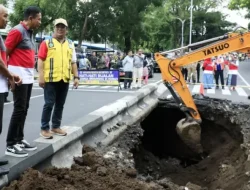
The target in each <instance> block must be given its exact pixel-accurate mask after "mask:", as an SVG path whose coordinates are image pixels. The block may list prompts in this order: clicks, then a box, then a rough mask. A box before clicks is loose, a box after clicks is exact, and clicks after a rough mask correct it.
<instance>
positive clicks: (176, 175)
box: [4, 98, 250, 190]
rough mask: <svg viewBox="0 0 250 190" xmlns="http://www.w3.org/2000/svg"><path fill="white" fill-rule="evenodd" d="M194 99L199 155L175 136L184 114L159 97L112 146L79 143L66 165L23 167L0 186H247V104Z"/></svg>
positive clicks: (47, 189) (126, 189) (64, 189)
mask: <svg viewBox="0 0 250 190" xmlns="http://www.w3.org/2000/svg"><path fill="white" fill-rule="evenodd" d="M196 104H197V106H198V109H199V112H200V113H201V116H202V118H203V123H202V126H201V127H202V146H203V148H204V154H202V155H196V154H195V153H194V152H192V151H191V150H190V149H189V148H188V147H187V146H186V145H185V144H184V143H183V142H182V141H181V140H180V138H179V137H178V135H177V134H176V131H175V125H176V123H177V121H178V120H179V119H181V118H183V117H184V115H183V113H182V112H180V111H179V109H178V108H177V105H176V104H175V103H174V102H173V100H167V101H166V100H164V101H161V102H160V104H159V106H158V108H157V109H156V110H154V111H153V112H152V114H151V115H150V116H149V117H148V118H147V119H146V120H145V121H143V122H142V123H141V124H137V125H134V126H130V127H128V130H127V131H126V132H125V133H124V134H123V135H122V136H121V137H120V138H119V139H118V140H117V141H116V142H114V143H113V144H112V145H110V146H108V147H104V148H102V147H100V148H97V149H93V148H91V147H88V146H84V147H83V150H82V153H83V155H82V157H78V158H75V159H74V160H75V164H74V165H72V167H71V168H70V169H69V168H61V169H58V168H48V169H46V170H45V171H43V172H39V171H36V170H33V169H29V170H27V171H26V172H25V173H24V174H23V175H22V176H21V178H20V179H19V180H18V181H13V182H12V183H11V184H10V185H9V186H8V187H5V188H4V190H14V189H15V190H36V189H37V190H38V189H39V190H51V189H53V190H55V189H58V190H78V189H79V190H80V189H83V190H85V189H86V190H87V189H88V190H109V189H110V190H111V189H112V190H113V189H114V190H134V189H135V190H137V189H138V190H144V189H145V190H161V189H167V190H182V189H183V190H206V189H207V190H248V189H250V167H249V161H250V157H248V155H249V153H250V152H249V150H250V143H249V137H250V135H249V131H250V124H249V119H250V117H249V116H250V108H249V106H248V105H243V104H242V105H239V104H232V103H231V102H230V101H222V100H216V99H208V98H207V99H197V98H196ZM248 160H249V161H248Z"/></svg>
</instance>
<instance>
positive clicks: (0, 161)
mask: <svg viewBox="0 0 250 190" xmlns="http://www.w3.org/2000/svg"><path fill="white" fill-rule="evenodd" d="M8 163H9V162H8V160H0V166H3V165H6V164H8Z"/></svg>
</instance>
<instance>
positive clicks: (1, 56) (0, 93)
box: [0, 4, 22, 176]
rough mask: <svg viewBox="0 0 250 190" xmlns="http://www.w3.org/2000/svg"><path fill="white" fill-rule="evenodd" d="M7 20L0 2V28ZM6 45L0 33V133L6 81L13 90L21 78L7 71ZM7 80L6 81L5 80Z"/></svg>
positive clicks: (3, 171)
mask: <svg viewBox="0 0 250 190" xmlns="http://www.w3.org/2000/svg"><path fill="white" fill-rule="evenodd" d="M7 22H8V10H7V8H5V7H4V6H3V5H2V4H0V29H5V27H6V25H7ZM6 59H7V57H6V47H5V45H4V41H3V38H2V36H1V35H0V134H1V133H2V125H3V110H4V101H5V96H6V92H8V90H9V88H8V81H9V83H10V84H11V90H12V91H13V90H15V81H17V83H16V84H17V85H20V84H21V82H22V80H21V79H20V78H19V77H18V76H16V75H13V74H11V73H10V72H9V70H8V69H7V62H6ZM7 80H8V81H7ZM6 164H8V160H3V159H1V160H0V166H3V165H6ZM8 173H9V170H8V169H5V168H2V167H0V176H2V175H6V174H8Z"/></svg>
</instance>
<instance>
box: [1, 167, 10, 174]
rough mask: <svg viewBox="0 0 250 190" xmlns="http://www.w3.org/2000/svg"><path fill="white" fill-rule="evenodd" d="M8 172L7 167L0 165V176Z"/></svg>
mask: <svg viewBox="0 0 250 190" xmlns="http://www.w3.org/2000/svg"><path fill="white" fill-rule="evenodd" d="M9 172H10V170H9V169H6V168H2V167H0V176H1V175H6V174H8V173H9Z"/></svg>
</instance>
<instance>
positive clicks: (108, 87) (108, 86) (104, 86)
mask: <svg viewBox="0 0 250 190" xmlns="http://www.w3.org/2000/svg"><path fill="white" fill-rule="evenodd" d="M112 87H113V86H101V88H112Z"/></svg>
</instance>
